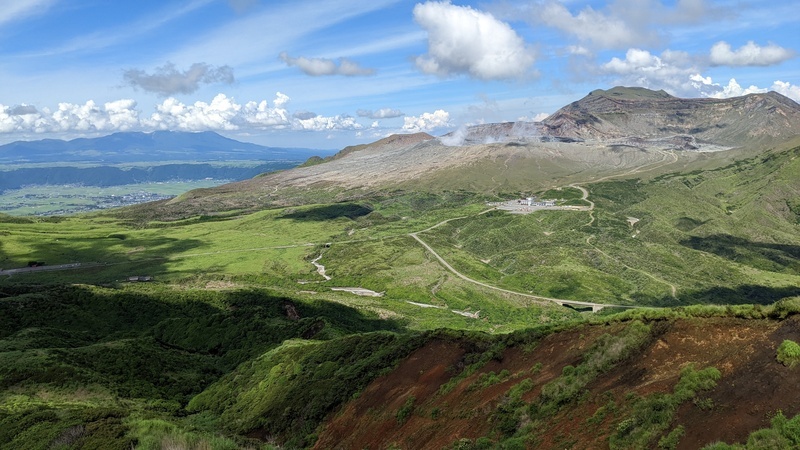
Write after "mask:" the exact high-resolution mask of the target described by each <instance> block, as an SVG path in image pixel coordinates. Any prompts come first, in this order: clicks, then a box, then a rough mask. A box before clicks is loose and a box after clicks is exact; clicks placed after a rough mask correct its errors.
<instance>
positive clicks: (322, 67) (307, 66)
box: [279, 52, 375, 77]
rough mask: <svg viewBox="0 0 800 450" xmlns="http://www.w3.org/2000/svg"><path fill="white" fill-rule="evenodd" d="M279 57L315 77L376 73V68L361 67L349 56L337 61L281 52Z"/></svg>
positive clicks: (287, 63) (289, 64)
mask: <svg viewBox="0 0 800 450" xmlns="http://www.w3.org/2000/svg"><path fill="white" fill-rule="evenodd" d="M279 57H280V59H281V61H283V62H284V63H286V65H287V66H296V67H297V68H299V69H300V70H302V71H303V72H304V73H305V74H306V75H311V76H314V77H317V76H323V75H345V76H350V77H352V76H358V75H374V74H375V69H368V68H365V67H361V66H360V65H359V64H358V63H356V62H353V61H351V60H349V59H347V58H339V60H338V63H337V61H334V60H332V59H327V58H306V57H303V56H301V57H298V58H293V57H291V56H289V55H288V54H287V53H286V52H281V54H280V55H279Z"/></svg>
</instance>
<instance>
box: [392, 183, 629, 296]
mask: <svg viewBox="0 0 800 450" xmlns="http://www.w3.org/2000/svg"><path fill="white" fill-rule="evenodd" d="M581 190H583V191H584V192H585V193H586V195H588V192H587V191H586V190H585V189H582V188H581ZM592 207H594V204H593V203H592ZM493 210H494V208H492V209H488V210H486V211H483V212H481V213H478V214H476V215H480V214H486V213H487V212H489V211H493ZM467 217H470V216H462V217H453V218H451V219H447V220H443V221H441V222H439V223H437V224H436V225H433V226H431V227H428V228H426V229H424V230H422V231H417V232H414V233H409V234H408V235H409V236H411V237H412V238H414V240H416V241H417V242H419V243H420V245H422V246H423V247H425V249H426V250H427V251H428V252H430V254H431V255H433V256H434V258H436V259H437V260H438V261H439V263H440V264H441V265H442V266H444V268H445V269H447V270H449V271H450V272H452V273H453V275H455V276H457V277H458V278H461V279H462V280H464V281H467V282H469V283H472V284H475V285H478V286H482V287H485V288H487V289H491V290H493V291H498V292H503V293H506V294H513V295H519V296H521V297H526V298H530V299H534V300H537V301H539V302H552V303H556V304H558V305H561V306H570V307H577V308H592V311H593V312H597V311H600V310H601V309H603V308H609V307H610V308H628V309H630V308H637V306H630V305H610V304H607V303H593V302H582V301H578V300H565V299H562V298H552V297H544V296H541V295H533V294H527V293H524V292H517V291H512V290H509V289H503V288H499V287H497V286H492V285H491V284H487V283H484V282H481V281H478V280H475V279H472V278H470V277H468V276H466V275H464V274H463V273H461V272H459V271H458V270H456V269H455V267H453V266H452V265H450V263H448V262H447V261H445V259H444V258H442V256H441V255H439V253H437V252H436V250H434V249H433V248H432V247H431V246H430V245H428V243H427V242H425V241H423V240H422V238H420V237H419V233H424V232H426V231H430V230H433V229H434V228H437V227H440V226H442V225H444V224H446V223H448V222H451V221H453V220H459V219H465V218H467Z"/></svg>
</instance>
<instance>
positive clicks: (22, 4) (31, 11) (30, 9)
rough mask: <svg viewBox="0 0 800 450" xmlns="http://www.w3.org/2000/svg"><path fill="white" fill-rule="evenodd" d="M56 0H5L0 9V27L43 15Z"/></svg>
mask: <svg viewBox="0 0 800 450" xmlns="http://www.w3.org/2000/svg"><path fill="white" fill-rule="evenodd" d="M56 1H57V0H5V1H4V2H3V6H2V7H0V25H3V24H5V23H8V22H13V21H15V20H19V19H22V18H25V17H29V16H33V15H37V14H43V13H44V12H46V11H47V10H48V9H49V8H50V7H51V6H53V5H54V4H55V3H56Z"/></svg>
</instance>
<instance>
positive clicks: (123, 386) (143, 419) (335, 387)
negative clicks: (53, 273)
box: [0, 286, 420, 449]
mask: <svg viewBox="0 0 800 450" xmlns="http://www.w3.org/2000/svg"><path fill="white" fill-rule="evenodd" d="M2 295H3V297H4V298H3V299H2V300H0V390H1V391H2V394H0V424H2V426H0V447H2V448H9V449H10V448H50V446H54V445H55V446H57V445H63V446H64V448H75V447H77V448H129V447H130V445H131V444H132V443H137V442H138V443H139V444H143V443H145V442H148V441H152V440H153V439H155V438H158V439H155V441H154V442H152V445H144V447H145V448H160V447H161V446H162V445H165V443H166V442H168V441H170V440H178V441H180V440H184V441H185V440H187V439H188V440H190V441H192V440H193V441H198V442H200V441H202V442H206V443H207V444H208V445H211V446H212V447H214V448H235V447H236V446H237V445H243V444H245V443H246V441H247V440H246V439H245V438H243V437H241V436H243V434H244V432H246V431H250V430H253V429H255V428H256V427H258V426H270V429H272V430H274V431H272V432H273V433H277V434H279V435H281V436H298V437H297V438H295V439H300V441H299V442H308V441H303V439H305V438H304V436H305V435H307V434H311V433H313V430H314V428H315V426H316V424H318V423H319V421H320V420H321V419H322V418H323V417H324V415H325V414H327V413H328V412H330V411H331V410H332V408H333V407H335V406H336V405H338V404H339V403H341V402H343V401H344V400H346V399H347V398H349V397H350V396H351V395H353V394H355V393H356V392H358V391H359V389H361V388H363V387H364V385H365V383H366V382H368V381H370V380H371V379H372V378H374V376H375V374H376V373H378V372H380V371H381V370H382V369H384V368H386V367H391V365H392V364H393V363H394V361H396V360H397V359H398V358H401V357H403V356H405V355H406V354H407V352H408V351H409V349H412V348H413V347H414V346H416V345H419V342H420V339H419V338H418V337H414V336H413V335H406V334H397V333H396V331H398V330H399V328H398V325H397V324H396V323H395V322H393V321H391V320H378V319H377V317H374V316H370V315H365V314H363V313H360V312H358V311H356V310H354V309H352V308H349V307H346V306H341V305H338V304H336V303H330V302H319V301H304V302H299V301H297V302H296V301H291V300H288V299H285V298H280V297H275V296H273V295H271V294H270V293H268V292H265V291H257V290H247V291H231V292H214V291H174V290H170V289H163V288H158V287H152V286H150V287H147V288H137V289H134V288H133V287H131V288H126V289H101V288H93V287H88V286H74V287H56V288H51V289H26V288H13V289H4V290H3V294H2ZM382 330H383V331H382ZM391 331H395V332H391ZM342 336H346V337H342ZM290 339H293V341H287V340H290ZM262 355H263V356H262ZM243 363H245V364H244V365H243V366H241V368H240V369H238V370H237V372H236V373H237V374H238V375H236V376H235V377H232V376H229V377H226V378H223V376H224V375H225V374H226V373H229V372H231V371H233V370H234V369H236V368H237V367H238V366H240V365H241V364H243ZM279 370H281V371H282V372H280V373H282V374H283V376H290V380H291V381H289V380H284V381H282V382H281V383H277V384H275V385H274V386H273V389H272V390H271V391H267V392H264V391H263V390H261V389H258V390H256V391H254V393H253V394H254V395H256V396H260V397H262V398H263V400H262V402H266V403H264V406H263V408H265V409H264V410H261V409H258V407H257V405H258V404H259V403H258V402H254V401H251V400H252V399H248V398H247V397H246V396H245V397H244V398H240V399H238V400H237V399H236V397H235V396H231V393H232V392H233V390H238V389H241V388H243V387H244V386H239V387H237V388H236V389H233V388H232V386H229V385H227V384H226V383H227V382H226V381H225V380H230V381H234V382H235V383H241V382H242V381H243V380H244V379H245V378H243V373H247V372H248V371H255V373H260V374H263V373H265V372H263V371H266V372H270V373H273V374H274V375H275V376H277V375H278V373H279V372H278V371H279ZM251 373H252V372H251ZM298 375H299V378H297V377H298ZM220 379H222V382H221V383H222V384H220V385H219V386H222V387H223V388H224V390H223V391H220V389H221V388H220V387H216V388H214V387H212V388H211V389H209V390H206V389H207V388H209V386H211V385H212V383H214V382H216V381H218V380H220ZM252 380H253V382H254V383H255V385H256V386H257V385H258V383H259V382H260V378H253V379H252ZM312 386H313V388H310V387H312ZM253 387H255V386H253ZM204 390H206V391H205V392H204V393H203V395H201V396H198V397H196V398H195V396H197V394H200V393H201V392H203V391H204ZM274 396H279V399H282V400H279V399H276V398H273V397H274ZM193 398H194V400H192V399H193ZM190 400H192V402H191V403H189V401H190ZM281 401H282V402H283V403H280V402H281ZM187 404H189V409H188V411H187V410H186V409H185V407H186V406H187ZM237 404H239V405H241V406H239V407H237ZM290 406H292V407H294V408H298V413H297V415H296V416H295V415H294V414H293V415H291V416H290V417H288V418H285V419H280V420H285V421H286V422H280V421H278V422H277V423H271V422H270V420H278V417H284V415H283V413H284V410H285V408H287V407H290ZM274 408H279V409H277V410H275V409H274ZM205 409H213V410H214V411H215V412H216V413H217V414H215V415H208V414H193V415H189V414H188V413H189V412H192V411H197V410H205ZM243 411H248V413H247V415H245V414H242V412H243ZM276 411H278V412H279V414H277V413H276ZM218 415H219V416H218ZM271 417H274V418H275V419H270V418H271ZM220 418H221V419H223V422H222V423H225V426H224V427H222V428H223V429H229V430H232V431H233V432H239V433H241V434H233V433H232V434H231V435H230V438H225V439H219V438H218V437H217V436H218V435H219V430H220V428H219V426H218V425H217V423H218V421H219V419H220ZM265 420H266V421H267V422H266V423H260V422H259V421H262V422H263V421H265ZM297 421H301V422H303V423H306V425H305V426H302V427H300V429H298V428H296V426H298V423H297ZM153 427H155V428H153ZM237 436H238V437H237ZM214 439H218V440H219V443H221V444H219V445H217V444H214ZM223 444H224V445H223Z"/></svg>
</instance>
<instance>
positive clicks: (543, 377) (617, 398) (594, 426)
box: [315, 316, 800, 449]
mask: <svg viewBox="0 0 800 450" xmlns="http://www.w3.org/2000/svg"><path fill="white" fill-rule="evenodd" d="M625 326H626V324H624V323H614V324H611V325H592V326H588V325H587V326H582V327H579V328H576V329H572V330H569V331H564V332H560V333H556V334H552V335H549V336H547V337H545V338H543V339H541V340H539V341H538V342H534V343H531V344H524V345H523V344H518V345H514V346H510V347H508V348H506V349H505V350H504V351H503V352H502V354H501V355H498V356H497V357H495V358H494V359H491V360H490V361H488V362H487V363H486V364H484V365H483V366H482V367H480V368H479V369H478V370H477V371H475V372H474V373H472V374H471V375H469V376H464V375H463V373H462V372H463V370H464V368H465V367H466V366H467V363H468V362H472V360H469V359H468V356H469V353H468V352H467V351H466V350H465V348H464V343H461V342H459V341H458V340H452V341H446V340H437V341H433V342H431V343H429V344H428V345H426V346H425V347H423V348H421V349H419V350H418V351H416V352H415V353H413V354H412V355H411V356H410V357H409V358H408V359H406V360H405V361H404V362H403V363H401V364H400V366H399V367H398V368H397V369H396V370H394V371H393V372H391V373H389V374H388V375H385V376H383V377H381V378H379V379H377V380H375V381H374V382H373V383H372V384H371V385H370V386H368V388H367V389H366V390H365V391H364V392H363V393H362V395H360V396H359V397H358V398H357V399H355V400H353V401H351V402H349V403H348V404H347V405H346V406H345V407H344V408H343V410H342V411H341V412H340V413H339V414H337V415H336V416H335V417H331V418H330V419H329V420H328V421H327V423H326V424H325V426H324V427H323V429H322V431H321V433H320V436H319V440H318V441H317V444H316V447H315V448H317V449H365V448H368V449H385V448H401V449H441V448H446V447H448V446H450V445H452V444H454V443H456V442H458V441H459V440H460V439H465V438H468V439H473V440H474V439H477V438H480V437H488V438H490V439H492V440H499V439H501V438H502V436H501V435H500V433H499V432H498V429H497V426H496V425H497V424H496V421H495V420H494V419H493V415H494V414H495V412H496V411H497V409H498V407H499V406H501V405H502V404H503V402H507V401H508V399H507V396H506V394H507V393H508V392H509V389H511V388H512V387H513V386H515V385H518V384H519V383H520V382H521V381H522V380H525V379H530V380H531V382H532V385H533V387H532V389H530V390H528V391H527V392H526V393H525V394H524V395H523V397H522V399H523V400H524V401H526V402H535V401H536V399H537V397H538V396H539V395H540V393H541V388H542V386H543V385H545V384H546V383H547V382H549V381H551V380H553V379H555V378H557V377H558V376H560V375H561V374H562V371H563V369H564V367H565V366H567V365H571V366H577V365H578V364H580V363H581V362H582V360H583V358H584V356H585V355H586V352H587V350H588V349H590V348H591V347H592V346H593V345H594V344H595V343H596V341H597V339H598V338H599V337H600V336H601V335H603V334H611V335H614V334H618V333H619V332H620V330H622V329H624V327H625ZM649 326H650V330H651V332H650V337H649V339H648V341H647V342H646V343H645V344H644V345H643V346H642V347H640V348H639V349H638V350H637V351H636V352H635V353H634V354H633V355H631V356H629V357H627V358H626V359H624V360H623V361H620V362H618V363H616V364H615V365H614V366H613V367H611V368H610V369H608V370H606V371H603V372H602V373H600V374H599V375H598V376H597V377H596V378H594V379H593V380H592V381H591V382H590V383H589V384H588V385H586V389H585V392H584V394H583V395H582V396H581V397H580V399H578V400H577V401H574V402H572V403H570V404H569V405H567V406H565V407H562V408H561V409H560V410H558V412H557V413H555V414H553V415H550V416H548V417H546V418H543V419H539V420H538V421H537V426H536V429H535V431H534V432H533V435H531V436H530V438H529V439H528V440H527V441H526V442H527V445H528V447H530V448H544V449H551V448H553V449H555V448H559V449H563V448H574V449H590V448H598V449H605V448H609V444H608V442H609V436H610V435H611V434H612V433H613V432H614V431H615V430H616V429H617V426H618V424H619V423H620V422H621V421H622V420H624V419H625V418H626V417H628V416H627V415H628V414H630V412H631V410H632V407H631V404H632V403H633V401H634V400H632V399H635V398H642V397H646V396H648V395H652V394H655V393H671V392H672V390H673V388H674V386H675V384H676V383H677V382H678V380H679V379H680V374H681V370H682V369H684V368H685V367H686V366H687V365H689V364H693V365H694V366H695V367H697V368H698V369H699V368H704V367H709V366H713V367H716V368H717V369H718V370H719V371H720V373H721V374H722V377H721V379H720V380H719V381H718V382H717V386H716V387H715V388H713V389H712V390H710V391H707V392H704V393H703V394H702V398H703V400H704V402H705V403H704V405H703V406H704V407H703V409H701V408H700V407H698V406H697V405H695V404H693V403H692V402H685V403H683V404H682V405H681V406H680V407H679V408H678V409H677V411H676V413H675V415H674V418H673V420H672V422H671V423H670V427H669V429H673V428H674V427H676V426H678V425H683V427H684V428H685V435H684V436H683V438H682V439H681V440H680V442H679V446H678V448H679V449H696V448H700V447H702V446H703V445H706V444H708V443H712V442H715V441H726V442H736V441H743V440H746V438H747V435H748V434H749V433H750V432H752V431H754V430H756V429H759V428H763V427H768V426H769V419H770V417H771V416H772V415H774V414H775V413H776V412H777V411H779V410H780V411H783V413H784V414H785V415H787V416H789V417H791V416H794V415H795V414H798V413H800V390H798V389H796V387H797V386H800V369H789V368H786V367H784V366H783V365H781V364H779V363H778V362H777V361H776V359H775V355H776V349H777V347H778V345H780V343H781V342H782V341H783V340H784V339H794V340H800V318H798V317H796V316H795V317H792V318H789V319H786V320H784V321H770V320H744V319H734V318H710V319H699V318H697V319H680V320H671V321H667V320H664V321H657V322H652V323H650V324H649ZM490 375H494V380H495V381H494V382H486V381H485V380H487V379H490ZM454 378H456V380H455V382H452V381H451V379H454ZM448 382H450V385H448V386H447V387H446V388H443V387H442V386H443V385H445V384H446V383H448ZM609 403H613V405H615V407H614V409H613V411H612V413H609V414H600V413H598V410H599V408H601V407H603V406H605V405H608V404H609ZM709 405H711V406H709ZM601 412H602V411H601ZM593 416H594V418H593V419H590V418H592V417H593ZM530 419H531V418H525V417H523V418H522V421H526V420H528V421H529V420H530ZM533 419H535V418H533ZM520 426H524V423H521V424H520ZM667 431H668V430H667ZM665 433H666V431H665ZM657 441H658V438H657V437H656V438H655V439H654V440H652V441H651V442H650V446H651V447H652V448H657V445H656V442H657Z"/></svg>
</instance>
